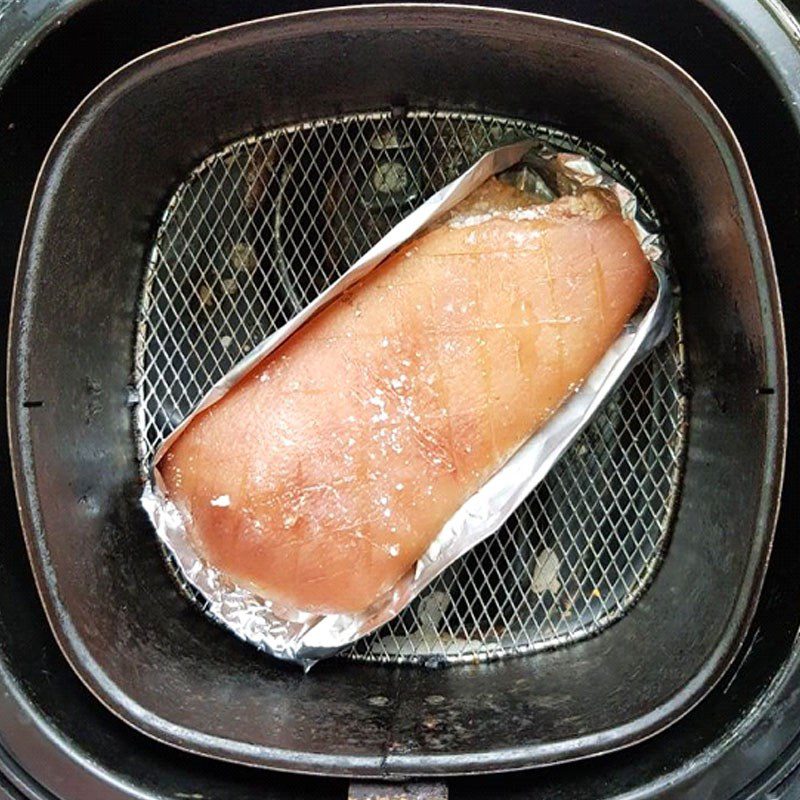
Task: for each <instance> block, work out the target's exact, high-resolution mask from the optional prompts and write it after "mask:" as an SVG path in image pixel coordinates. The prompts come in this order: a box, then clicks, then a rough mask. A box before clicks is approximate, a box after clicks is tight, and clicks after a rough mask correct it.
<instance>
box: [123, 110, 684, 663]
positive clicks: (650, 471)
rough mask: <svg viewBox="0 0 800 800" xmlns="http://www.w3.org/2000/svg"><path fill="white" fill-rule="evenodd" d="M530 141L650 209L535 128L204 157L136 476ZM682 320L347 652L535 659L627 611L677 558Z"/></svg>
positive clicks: (166, 226)
mask: <svg viewBox="0 0 800 800" xmlns="http://www.w3.org/2000/svg"><path fill="white" fill-rule="evenodd" d="M521 136H539V137H544V138H547V139H548V140H550V141H551V143H552V144H554V145H556V146H558V147H561V148H563V149H571V150H577V151H583V152H588V153H590V154H591V155H592V156H593V157H594V158H595V160H597V161H599V162H601V163H602V164H603V165H604V166H605V167H606V168H607V169H608V170H609V171H610V172H612V173H613V174H615V176H616V177H617V178H618V179H619V180H621V181H622V182H624V183H625V184H627V185H628V186H629V187H630V188H632V189H634V190H635V191H637V194H639V196H640V200H641V201H642V202H643V203H644V207H645V208H647V209H649V203H648V201H647V198H646V196H645V195H644V194H643V192H642V191H641V189H640V187H639V186H638V185H637V183H636V181H635V180H634V179H633V177H632V176H631V175H630V174H629V173H628V172H627V171H626V170H625V169H624V168H623V167H621V166H620V165H619V164H616V163H614V162H611V161H610V160H609V159H608V158H607V157H606V154H605V153H604V152H603V151H601V150H599V149H597V148H591V147H589V146H587V145H586V144H584V143H582V142H580V141H579V140H577V139H575V138H572V137H569V136H567V135H565V134H562V133H559V132H557V131H553V130H551V129H547V128H543V127H541V126H537V125H533V124H530V123H525V122H521V121H517V120H508V119H499V118H495V117H485V116H476V115H465V114H458V113H434V114H431V113H414V114H410V115H404V116H401V117H393V116H391V115H389V114H369V115H355V116H346V117H339V118H335V119H328V120H320V121H318V122H314V123H308V124H303V125H297V126H292V127H287V128H281V129H278V130H275V131H271V132H269V133H267V134H264V135H262V136H258V137H251V138H249V139H246V140H242V141H240V142H237V143H235V144H233V145H230V146H229V147H227V148H226V149H225V150H223V151H221V152H219V153H217V154H215V155H213V156H211V157H210V158H208V159H207V160H206V161H205V162H204V163H203V164H201V165H200V166H199V167H198V168H197V169H196V170H195V171H194V172H193V173H192V174H191V175H190V176H189V177H188V179H187V180H186V181H185V182H184V183H183V184H182V185H181V186H180V188H179V189H178V190H177V192H176V193H175V195H174V196H173V197H172V200H171V202H170V203H169V206H168V208H167V210H166V212H165V214H164V217H163V220H162V223H161V226H160V228H159V230H158V234H157V238H156V242H155V244H154V246H153V249H152V252H151V257H150V260H149V263H148V266H147V271H146V275H145V278H144V287H143V293H142V300H141V316H140V320H139V331H138V337H137V343H136V361H135V369H136V376H135V380H136V386H137V391H138V393H139V399H140V403H139V405H138V412H137V413H138V419H137V423H138V432H139V446H140V455H141V463H142V468H143V470H146V469H147V467H148V465H149V461H150V459H151V458H152V454H153V452H154V449H155V447H156V446H157V444H158V442H159V441H161V439H163V437H164V436H166V435H167V434H168V433H169V432H170V431H171V430H172V429H173V427H174V426H176V425H177V424H178V423H179V422H180V420H181V419H182V418H183V417H184V416H185V415H186V414H187V413H188V412H189V411H190V410H191V409H192V407H193V406H194V405H195V404H196V403H197V402H198V401H199V400H200V398H201V397H202V396H203V395H204V394H205V393H206V391H207V390H208V389H209V388H210V386H211V385H212V384H213V383H214V382H215V381H217V380H218V379H219V378H220V377H221V376H222V375H223V374H224V373H225V372H226V371H227V370H228V369H229V368H230V367H231V366H233V364H235V363H236V362H237V361H238V360H239V359H240V358H241V357H242V356H244V355H245V354H246V353H247V352H248V351H249V350H250V349H251V348H252V347H253V345H254V344H256V343H258V342H259V341H261V340H262V339H263V338H264V337H265V336H266V335H268V334H269V333H271V332H272V331H273V330H275V329H276V328H278V327H280V326H281V325H283V324H284V323H285V322H286V321H287V320H288V319H290V318H291V317H292V316H293V315H294V314H295V313H296V312H297V311H298V310H299V309H300V308H302V307H303V306H304V305H305V304H306V303H307V302H309V301H310V300H311V299H312V298H313V297H314V296H315V295H316V294H317V293H318V292H319V291H321V290H322V289H324V288H325V287H326V286H327V285H328V284H329V283H331V282H332V281H333V280H334V279H335V278H336V277H337V276H338V275H340V274H341V273H342V272H343V271H344V270H346V269H347V267H348V266H349V264H350V263H352V262H353V261H354V260H355V259H356V258H357V257H358V256H359V255H360V254H361V253H362V252H363V251H364V250H366V249H367V248H368V247H369V246H370V245H371V244H373V243H374V242H375V241H376V240H377V239H379V238H380V237H381V236H382V235H383V234H384V233H386V231H388V230H389V229H390V228H391V227H392V226H393V225H395V224H396V223H397V222H398V221H399V220H400V219H401V218H402V217H403V216H405V215H406V214H408V213H409V211H410V210H412V209H413V208H414V207H415V206H416V205H418V204H419V203H420V202H421V201H422V200H423V199H425V197H427V196H429V195H430V194H431V193H432V192H433V191H435V190H436V189H438V188H440V187H441V186H442V185H444V184H445V183H447V182H448V181H450V180H452V179H453V178H454V177H456V176H457V175H459V174H460V173H461V172H463V171H464V170H465V169H466V168H467V167H468V166H469V165H470V164H471V163H473V162H474V161H475V159H476V158H477V157H478V156H479V155H480V154H481V153H482V152H484V151H486V150H488V149H490V148H491V147H493V146H496V145H497V143H498V142H501V141H506V140H508V139H509V138H519V137H521ZM677 323H678V325H677V326H676V331H677V332H676V333H675V334H673V336H672V338H671V339H670V340H669V341H667V342H666V343H665V344H663V345H662V346H661V347H660V348H659V350H658V351H657V352H655V353H654V354H653V355H652V356H651V357H650V358H648V359H647V360H646V361H645V362H644V363H642V364H640V365H639V366H638V367H637V368H636V370H635V371H634V373H633V374H632V375H631V376H630V377H629V379H628V380H627V382H626V383H625V385H624V386H623V387H622V388H621V389H620V390H619V391H618V392H617V394H616V395H615V397H614V398H613V399H612V400H610V401H609V403H608V404H607V405H606V407H605V409H604V410H603V411H602V412H601V413H600V414H599V415H598V416H597V418H596V420H595V421H594V422H593V423H592V425H591V426H590V428H589V429H588V430H587V431H586V432H585V433H584V434H583V435H582V436H581V437H580V439H579V440H578V441H577V442H576V443H575V444H574V446H573V447H572V448H571V449H570V451H569V453H568V454H567V455H566V456H565V457H564V458H563V459H562V460H561V461H560V462H559V464H558V465H557V466H556V467H555V469H554V470H553V471H552V472H551V473H550V475H549V476H548V478H547V479H546V480H545V481H544V483H543V484H542V485H541V486H540V487H539V488H538V489H537V490H536V491H535V492H534V493H533V494H532V495H531V496H530V497H529V498H528V499H527V501H526V502H525V503H524V504H523V505H522V506H521V507H520V508H519V509H518V510H517V512H516V513H515V514H514V516H513V517H512V518H511V520H509V522H508V523H507V524H506V526H505V528H504V529H503V530H502V531H500V532H499V533H498V534H497V535H496V536H494V537H492V538H491V539H489V540H488V541H486V542H484V543H483V544H481V545H479V546H478V547H476V548H475V549H474V550H473V551H471V552H470V553H469V554H468V555H467V556H466V557H465V558H463V559H462V560H461V561H459V562H458V563H457V564H455V565H453V566H452V567H451V568H449V569H448V570H447V571H445V572H444V573H443V574H442V575H440V576H439V578H438V579H436V580H435V581H434V583H433V584H432V585H431V586H429V587H428V589H427V590H426V591H425V592H423V594H422V595H421V596H420V597H419V598H418V599H417V600H416V601H415V602H414V603H413V604H412V605H411V606H410V607H409V608H408V609H406V610H405V611H404V612H403V614H402V615H401V616H400V617H398V618H397V619H396V620H394V621H393V622H391V623H390V624H388V625H386V626H385V627H384V628H382V629H381V630H380V631H378V632H376V633H375V634H373V635H372V636H370V637H367V638H366V639H364V640H362V641H361V642H358V643H357V644H356V645H355V646H354V647H353V648H352V649H351V650H350V651H349V653H348V655H349V657H351V658H357V659H366V660H389V661H401V660H404V661H424V662H426V663H431V662H434V663H435V662H437V661H472V660H476V659H481V658H490V657H492V658H494V657H500V656H503V655H508V654H512V653H521V652H529V651H532V650H538V649H542V648H545V647H552V646H554V645H556V644H558V643H561V642H566V641H572V640H575V639H579V638H583V637H585V636H588V635H590V634H593V633H596V632H598V631H600V630H602V628H603V627H605V626H606V625H608V624H610V623H611V622H613V621H614V620H615V619H618V618H619V617H620V616H621V615H622V614H623V613H624V612H625V611H626V609H627V608H629V607H630V606H631V605H632V603H633V602H635V600H636V599H637V597H638V596H639V595H640V593H641V592H642V591H643V589H644V588H645V586H646V584H647V582H648V580H649V578H650V576H651V575H652V574H653V572H654V570H655V568H656V566H657V564H658V562H659V560H660V558H661V555H662V553H663V551H664V549H665V547H666V544H667V539H668V535H669V528H670V522H671V517H672V512H673V507H674V504H675V498H676V494H677V487H678V483H679V480H680V464H681V461H682V453H683V447H684V428H685V423H686V419H685V415H686V408H685V402H684V399H683V397H682V395H681V389H680V387H681V376H682V372H683V352H682V349H681V347H680V345H679V331H680V320H677Z"/></svg>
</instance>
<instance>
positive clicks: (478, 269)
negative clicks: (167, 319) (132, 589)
mask: <svg viewBox="0 0 800 800" xmlns="http://www.w3.org/2000/svg"><path fill="white" fill-rule="evenodd" d="M650 274H651V273H650V269H649V266H648V264H647V262H646V260H645V258H644V256H643V254H642V252H641V250H640V248H639V245H638V243H637V242H636V239H635V237H634V234H633V232H632V231H631V230H630V229H629V228H628V227H627V225H626V223H625V222H624V221H623V220H622V219H621V217H620V216H619V215H618V214H617V213H616V212H614V211H610V210H609V209H608V208H607V207H606V206H605V205H604V204H603V203H602V202H600V201H599V199H598V198H597V197H596V196H594V195H585V196H584V197H583V198H582V199H576V198H565V199H563V200H559V201H557V202H555V203H553V204H550V205H545V206H541V205H540V206H533V205H531V204H530V201H529V200H528V199H527V198H526V197H525V196H523V195H521V194H519V193H518V192H516V190H514V189H511V188H510V187H507V186H505V185H503V184H500V183H499V182H497V181H495V180H492V181H490V182H487V184H485V185H484V187H482V189H481V190H479V191H478V192H476V193H475V194H474V195H473V196H472V197H471V198H469V199H468V200H467V201H466V203H465V204H464V205H462V207H460V208H459V209H457V210H456V211H455V212H454V213H453V214H452V215H451V217H450V219H448V220H447V221H446V222H445V223H443V224H441V225H440V226H439V227H437V228H435V229H433V230H431V231H429V232H428V233H426V234H424V235H422V236H421V237H419V238H418V239H416V240H415V241H414V242H411V243H410V244H409V245H408V246H406V247H405V248H403V249H402V250H401V251H399V252H398V253H397V254H395V255H394V256H392V257H391V258H389V259H387V260H386V261H385V262H384V263H383V264H382V265H381V266H380V267H378V268H376V269H375V270H374V271H373V272H372V273H371V274H370V275H369V276H368V277H367V278H365V279H364V280H363V281H361V282H360V283H359V284H358V285H357V286H356V287H354V288H353V289H351V290H349V291H348V292H346V293H345V294H344V295H342V296H341V297H340V298H339V299H337V300H336V301H335V302H334V303H332V304H331V305H330V306H329V307H328V308H327V309H325V310H324V311H323V312H321V313H320V314H318V315H317V316H316V317H315V318H314V319H312V320H311V321H310V322H309V323H308V324H307V325H306V326H304V327H303V328H302V329H301V330H300V331H299V332H297V333H296V334H295V335H294V336H293V337H291V338H290V339H289V340H288V341H287V342H286V343H285V344H284V345H283V346H281V347H280V348H279V349H278V350H276V351H275V352H274V353H273V354H272V355H271V356H269V357H268V358H267V359H265V360H264V361H263V362H262V364H261V365H259V367H258V368H256V369H255V370H254V371H253V372H251V373H250V374H249V375H248V376H247V378H245V379H244V380H243V381H242V382H240V383H239V384H238V385H237V386H236V387H235V388H234V389H233V390H231V391H230V392H229V393H228V394H227V395H226V397H225V398H223V400H221V401H220V402H219V403H217V404H216V405H215V406H213V407H212V408H210V409H209V410H208V411H206V412H204V413H203V414H201V415H199V416H198V417H197V418H196V419H195V420H194V421H193V423H192V424H191V425H190V426H189V427H188V428H187V429H186V431H185V432H184V433H183V435H182V436H181V437H180V438H179V439H178V440H177V441H176V443H175V444H174V445H173V447H172V448H171V450H170V451H169V453H167V455H166V456H165V458H164V459H163V460H162V463H161V465H160V469H161V471H162V475H163V478H164V483H165V486H166V489H167V491H168V494H169V495H170V497H171V498H172V499H173V500H174V501H175V502H176V503H177V504H178V505H179V506H180V507H181V508H182V509H183V510H184V512H185V513H186V515H187V519H190V520H191V526H192V533H193V536H194V538H195V541H196V543H197V545H198V546H199V547H200V548H201V550H202V551H203V553H204V554H205V556H206V558H208V559H209V560H210V561H211V562H212V563H214V564H215V565H216V566H217V567H218V568H220V569H222V570H224V571H226V572H228V573H230V574H231V575H233V576H234V577H235V578H237V579H238V580H239V581H241V582H244V583H248V584H249V585H251V586H253V587H255V588H257V589H258V588H260V589H262V590H263V591H264V592H265V593H266V594H267V595H268V596H269V597H270V598H273V599H276V600H279V601H282V602H285V603H287V604H291V605H292V606H294V607H297V608H301V609H306V610H324V611H350V612H355V611H360V610H363V609H364V608H366V607H367V606H369V605H370V604H371V603H372V601H374V600H375V599H376V598H377V597H378V596H380V595H381V594H382V593H383V592H385V591H387V590H388V589H390V588H391V586H392V585H393V584H394V583H395V582H396V581H397V580H398V578H399V577H400V576H401V575H402V574H403V573H404V572H405V571H406V570H407V569H408V568H409V567H410V566H411V565H412V564H413V562H414V561H415V560H416V559H417V558H418V557H419V556H420V555H421V554H422V553H423V552H424V551H425V549H426V548H427V546H428V545H429V544H430V542H431V541H432V539H433V538H434V537H435V536H436V534H437V533H438V531H439V530H440V528H441V527H442V525H443V524H444V522H445V521H446V520H447V519H448V518H449V517H450V516H451V515H452V514H453V513H454V512H455V510H456V509H457V508H458V507H459V506H460V505H461V504H462V503H463V502H464V501H465V500H466V499H467V497H469V495H470V494H472V493H473V492H474V491H475V490H476V489H477V488H478V487H479V486H480V485H481V484H482V483H483V482H484V481H485V480H486V479H487V478H488V477H489V476H490V475H491V474H492V473H493V472H494V471H496V470H497V469H498V468H499V467H500V466H501V465H502V463H503V462H504V461H505V460H506V459H507V458H508V457H509V456H510V455H511V454H512V453H513V452H514V450H515V449H516V448H517V447H518V446H519V445H520V444H521V443H522V442H523V441H524V440H525V439H526V438H527V437H528V436H529V435H530V434H531V433H532V432H533V431H535V430H536V429H537V428H538V427H539V426H540V425H541V424H542V423H543V422H544V421H545V420H546V419H547V418H548V416H549V415H550V414H552V412H553V411H554V410H555V409H556V408H557V407H558V406H559V404H560V403H561V402H562V401H563V400H564V399H565V397H566V396H567V395H568V394H569V393H570V392H571V391H572V390H574V389H575V388H576V387H577V386H578V385H579V384H580V382H581V381H582V380H583V378H585V376H586V375H587V373H588V372H589V371H590V370H591V368H592V367H593V366H594V364H595V363H596V362H597V361H598V359H599V358H600V357H601V356H602V354H603V353H604V352H605V350H606V349H607V348H608V346H609V345H610V344H611V342H612V341H613V340H614V339H615V338H616V337H617V335H618V334H619V332H620V330H621V328H622V326H623V325H624V323H625V322H626V321H627V319H628V318H629V317H630V315H631V314H632V313H633V312H634V311H635V309H636V308H637V306H638V305H639V304H640V302H641V299H642V296H643V294H644V292H645V290H646V288H647V285H648V282H649V278H650Z"/></svg>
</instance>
